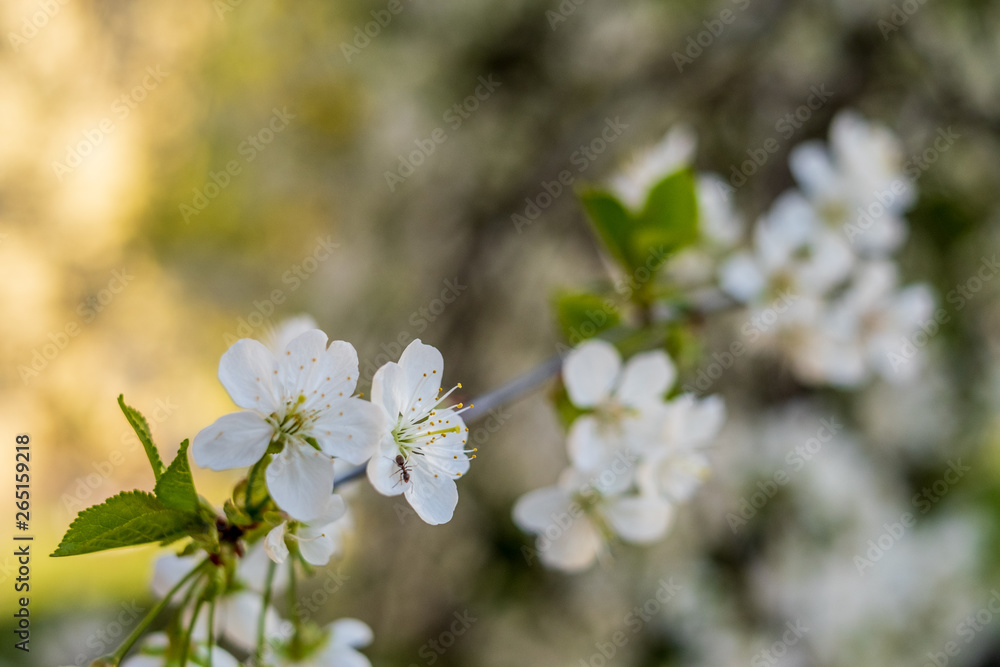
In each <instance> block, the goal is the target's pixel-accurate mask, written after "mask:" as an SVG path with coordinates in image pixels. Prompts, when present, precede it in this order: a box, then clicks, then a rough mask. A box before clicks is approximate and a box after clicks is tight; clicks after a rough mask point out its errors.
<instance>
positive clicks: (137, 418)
mask: <svg viewBox="0 0 1000 667" xmlns="http://www.w3.org/2000/svg"><path fill="white" fill-rule="evenodd" d="M118 405H120V406H121V408H122V412H124V413H125V419H127V420H128V423H129V424H131V425H132V429H133V430H134V431H135V434H136V435H137V436H139V442H141V443H142V447H143V449H145V450H146V457H147V458H148V459H149V465H151V466H152V467H153V476H154V477H156V479H157V480H159V479H160V475H162V474H163V461H162V460H161V459H160V453H159V452H158V451H156V445H154V444H153V436H152V434H151V433H150V432H149V424H148V423H147V422H146V418H145V417H143V416H142V414H141V413H140V412H139V411H138V410H136V409H135V408H131V407H129V406H127V405H125V396H124V394H119V395H118Z"/></svg>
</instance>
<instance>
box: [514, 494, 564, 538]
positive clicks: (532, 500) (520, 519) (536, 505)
mask: <svg viewBox="0 0 1000 667" xmlns="http://www.w3.org/2000/svg"><path fill="white" fill-rule="evenodd" d="M569 510H570V498H569V496H568V495H567V493H566V491H564V490H563V489H562V488H560V487H558V486H546V487H544V488H541V489H535V490H534V491H529V492H528V493H526V494H524V495H523V496H521V497H520V498H518V499H517V502H516V503H514V509H513V512H512V516H513V519H514V523H516V524H517V526H518V528H520V529H521V530H523V531H524V532H526V533H537V534H541V533H544V532H545V530H546V529H547V528H548V527H549V526H553V525H556V517H558V516H562V515H566V516H569Z"/></svg>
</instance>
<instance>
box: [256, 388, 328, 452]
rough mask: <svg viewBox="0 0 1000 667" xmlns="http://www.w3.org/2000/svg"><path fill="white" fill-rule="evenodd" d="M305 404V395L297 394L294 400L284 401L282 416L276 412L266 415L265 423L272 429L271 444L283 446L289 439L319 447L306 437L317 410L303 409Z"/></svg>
mask: <svg viewBox="0 0 1000 667" xmlns="http://www.w3.org/2000/svg"><path fill="white" fill-rule="evenodd" d="M305 402H306V397H305V394H299V396H298V398H296V399H295V400H291V399H286V400H285V411H284V415H281V414H279V413H277V412H272V413H271V414H270V415H268V417H267V421H268V423H270V424H271V426H273V427H274V438H273V439H272V442H276V443H278V444H280V445H282V446H283V445H284V443H285V442H287V441H288V440H289V439H290V438H298V439H299V440H301V441H303V442H306V443H308V444H309V445H311V446H313V447H315V448H317V449H319V445H318V444H316V443H315V441H314V440H313V439H312V438H310V437H308V432H309V428H310V427H311V426H312V424H313V422H315V421H316V417H317V416H318V415H319V410H307V409H305V408H304V407H303V406H304V404H305ZM279 451H280V450H279Z"/></svg>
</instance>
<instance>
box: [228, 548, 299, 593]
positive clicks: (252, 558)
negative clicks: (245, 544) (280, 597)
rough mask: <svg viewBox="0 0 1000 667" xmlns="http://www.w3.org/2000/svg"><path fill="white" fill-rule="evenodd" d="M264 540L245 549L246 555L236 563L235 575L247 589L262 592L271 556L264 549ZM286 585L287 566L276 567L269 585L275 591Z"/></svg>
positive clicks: (282, 588)
mask: <svg viewBox="0 0 1000 667" xmlns="http://www.w3.org/2000/svg"><path fill="white" fill-rule="evenodd" d="M264 546H265V545H264V541H263V540H261V541H258V542H257V543H256V544H254V545H253V546H251V547H250V548H249V549H247V553H246V555H245V556H244V557H243V558H241V559H240V560H239V562H238V563H237V564H236V576H237V578H238V579H239V581H240V582H241V583H242V584H243V585H244V586H246V587H247V588H248V589H250V590H252V591H254V592H256V593H260V594H263V592H264V581H265V580H266V579H267V571H268V569H269V568H270V567H271V558H270V556H268V555H267V552H266V551H265V549H264ZM287 585H288V568H286V567H278V568H275V570H274V579H273V580H272V581H271V587H272V589H273V590H275V591H279V590H284V588H285V586H287Z"/></svg>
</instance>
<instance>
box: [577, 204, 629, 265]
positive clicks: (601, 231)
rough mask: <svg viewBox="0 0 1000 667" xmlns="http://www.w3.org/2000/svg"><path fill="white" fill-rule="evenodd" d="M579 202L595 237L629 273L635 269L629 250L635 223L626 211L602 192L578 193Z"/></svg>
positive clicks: (621, 205)
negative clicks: (588, 219) (595, 232)
mask: <svg viewBox="0 0 1000 667" xmlns="http://www.w3.org/2000/svg"><path fill="white" fill-rule="evenodd" d="M580 201H581V202H582V203H583V207H584V208H585V209H586V211H587V215H588V217H589V218H590V222H591V224H592V225H593V226H594V229H595V230H596V231H597V236H598V237H599V238H600V239H601V241H603V242H604V245H605V247H607V249H608V251H609V252H610V253H611V254H612V256H614V258H615V259H617V260H618V261H619V262H621V264H622V266H624V267H625V268H626V269H628V270H629V271H631V270H632V269H633V268H635V267H634V265H633V262H632V249H631V247H632V244H631V237H632V233H633V231H634V230H635V222H634V221H633V220H632V216H631V215H630V214H629V212H628V209H626V208H625V206H624V205H623V204H622V203H621V202H620V201H618V199H616V198H615V196H614V195H612V194H611V193H609V192H605V191H603V190H597V189H591V190H585V191H583V192H581V193H580Z"/></svg>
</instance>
